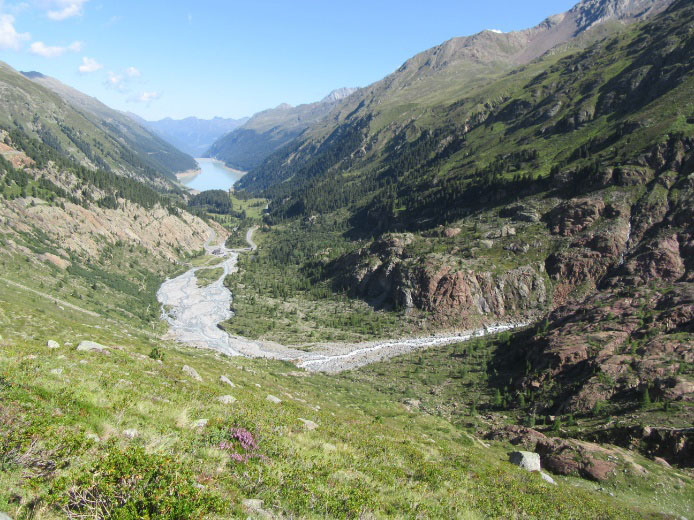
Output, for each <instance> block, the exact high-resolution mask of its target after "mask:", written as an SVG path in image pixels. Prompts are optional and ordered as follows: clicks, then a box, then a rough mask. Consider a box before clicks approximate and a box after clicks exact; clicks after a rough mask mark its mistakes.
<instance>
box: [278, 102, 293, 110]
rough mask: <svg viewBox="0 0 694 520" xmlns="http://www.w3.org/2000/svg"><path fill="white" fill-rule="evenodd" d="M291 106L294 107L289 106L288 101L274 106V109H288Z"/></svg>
mask: <svg viewBox="0 0 694 520" xmlns="http://www.w3.org/2000/svg"><path fill="white" fill-rule="evenodd" d="M292 108H294V107H293V106H291V105H290V104H289V103H282V104H280V105H277V108H275V110H290V109H292Z"/></svg>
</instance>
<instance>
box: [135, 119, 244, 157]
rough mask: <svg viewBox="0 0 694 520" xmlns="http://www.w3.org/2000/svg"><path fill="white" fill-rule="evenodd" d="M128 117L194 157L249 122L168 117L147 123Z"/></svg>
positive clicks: (199, 155) (242, 120) (201, 154)
mask: <svg viewBox="0 0 694 520" xmlns="http://www.w3.org/2000/svg"><path fill="white" fill-rule="evenodd" d="M128 115H129V116H131V117H132V118H133V119H135V120H136V121H138V122H139V123H140V124H141V125H143V126H145V127H147V128H149V129H150V130H151V131H152V132H154V133H155V134H157V135H158V136H159V137H161V138H162V139H164V140H165V141H167V142H169V143H171V144H172V145H174V146H175V147H176V148H178V149H179V150H182V151H183V152H185V153H187V154H190V155H192V156H193V157H202V156H203V155H204V154H205V152H207V150H208V149H209V148H210V146H212V144H213V143H214V142H215V141H216V140H217V139H219V138H220V137H221V136H223V135H225V134H227V133H228V132H231V131H232V130H234V129H236V128H238V127H240V126H241V125H243V124H244V123H245V122H246V121H248V118H247V117H243V118H241V119H226V118H223V117H215V118H213V119H198V118H197V117H187V118H185V119H171V118H170V117H167V118H165V119H160V120H159V121H146V120H144V119H142V118H141V117H139V116H137V115H136V114H133V113H129V114H128Z"/></svg>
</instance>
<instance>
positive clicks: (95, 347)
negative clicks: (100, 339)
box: [76, 341, 110, 354]
mask: <svg viewBox="0 0 694 520" xmlns="http://www.w3.org/2000/svg"><path fill="white" fill-rule="evenodd" d="M76 350H79V351H80V352H99V353H101V354H110V352H109V351H108V347H105V346H103V345H101V344H100V343H97V342H95V341H81V342H80V344H79V345H77V349H76Z"/></svg>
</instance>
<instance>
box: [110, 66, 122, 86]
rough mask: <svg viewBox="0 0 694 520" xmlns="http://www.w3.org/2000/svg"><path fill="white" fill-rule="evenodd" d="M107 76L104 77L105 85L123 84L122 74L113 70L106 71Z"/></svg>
mask: <svg viewBox="0 0 694 520" xmlns="http://www.w3.org/2000/svg"><path fill="white" fill-rule="evenodd" d="M107 76H108V78H107V79H106V85H108V86H111V87H116V88H120V87H121V86H122V84H123V76H122V75H120V74H116V73H115V72H113V71H110V70H109V71H108V74H107Z"/></svg>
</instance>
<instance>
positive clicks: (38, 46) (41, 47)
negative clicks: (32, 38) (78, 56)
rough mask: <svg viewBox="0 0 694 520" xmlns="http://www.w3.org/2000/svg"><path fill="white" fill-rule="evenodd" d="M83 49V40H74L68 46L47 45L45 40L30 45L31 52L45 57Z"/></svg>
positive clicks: (54, 56)
mask: <svg viewBox="0 0 694 520" xmlns="http://www.w3.org/2000/svg"><path fill="white" fill-rule="evenodd" d="M81 50H82V42H72V43H71V44H70V45H68V46H67V47H57V46H55V47H54V46H50V45H46V44H45V43H43V42H34V43H32V44H31V45H30V46H29V52H31V53H32V54H36V55H38V56H43V57H44V58H56V57H58V56H62V55H63V54H65V53H66V52H68V51H70V52H79V51H81Z"/></svg>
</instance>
